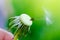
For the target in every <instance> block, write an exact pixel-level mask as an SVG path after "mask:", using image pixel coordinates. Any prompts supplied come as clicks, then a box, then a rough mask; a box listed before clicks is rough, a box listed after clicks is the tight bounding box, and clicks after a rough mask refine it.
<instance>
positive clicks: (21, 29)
mask: <svg viewBox="0 0 60 40" xmlns="http://www.w3.org/2000/svg"><path fill="white" fill-rule="evenodd" d="M32 20H33V19H32V18H31V17H30V16H29V15H27V14H21V15H20V16H15V17H11V18H9V30H11V29H13V28H14V27H16V30H15V32H14V35H16V34H17V33H19V35H20V36H21V35H25V34H26V33H27V32H28V31H30V26H31V25H32Z"/></svg>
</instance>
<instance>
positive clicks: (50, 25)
mask: <svg viewBox="0 0 60 40" xmlns="http://www.w3.org/2000/svg"><path fill="white" fill-rule="evenodd" d="M12 1H13V2H12V3H13V7H14V16H18V15H20V14H22V13H26V14H28V15H30V16H31V17H32V18H34V21H33V25H32V26H31V34H28V35H27V37H23V39H22V40H60V0H12Z"/></svg>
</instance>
